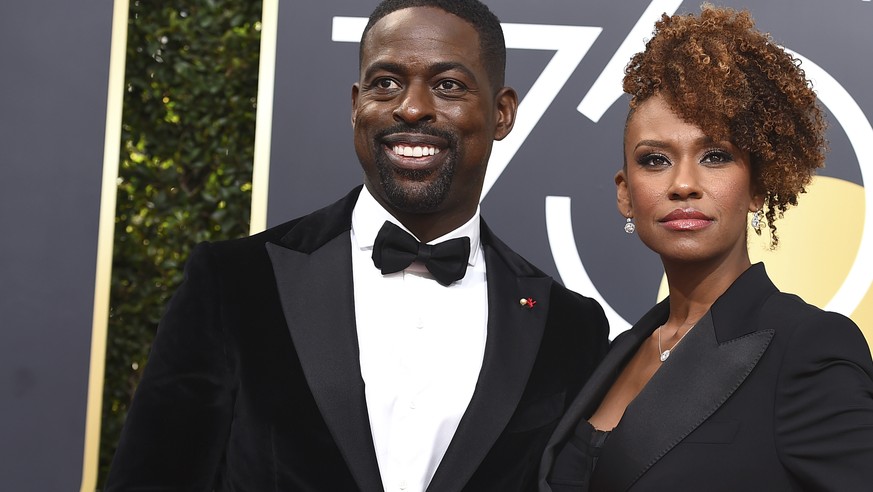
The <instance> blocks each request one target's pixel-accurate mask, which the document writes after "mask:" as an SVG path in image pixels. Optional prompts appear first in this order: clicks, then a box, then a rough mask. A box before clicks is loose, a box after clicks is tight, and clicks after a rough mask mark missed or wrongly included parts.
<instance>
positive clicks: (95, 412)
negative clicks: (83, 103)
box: [81, 0, 130, 492]
mask: <svg viewBox="0 0 873 492" xmlns="http://www.w3.org/2000/svg"><path fill="white" fill-rule="evenodd" d="M129 7H130V2H129V0H115V2H114V6H113V10H112V40H111V45H110V52H109V86H108V90H107V101H106V128H105V135H104V141H103V182H102V186H101V194H100V218H99V223H98V233H97V234H98V235H97V275H96V277H95V281H94V314H93V321H92V327H91V366H90V370H89V374H88V402H87V405H88V406H87V410H86V414H85V449H84V457H83V460H82V487H81V491H82V492H93V491H94V490H95V489H96V488H97V469H98V463H99V458H100V418H101V413H102V412H101V410H102V406H103V376H104V369H105V365H106V330H107V325H108V324H109V289H110V284H111V275H112V249H113V240H114V236H115V199H116V194H117V187H118V185H117V180H118V159H119V154H120V152H121V108H122V105H123V103H124V66H125V61H126V53H127V16H128V9H129Z"/></svg>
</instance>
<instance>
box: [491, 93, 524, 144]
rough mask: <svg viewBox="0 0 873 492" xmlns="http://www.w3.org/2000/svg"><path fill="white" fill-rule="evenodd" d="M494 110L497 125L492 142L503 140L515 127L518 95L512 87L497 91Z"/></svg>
mask: <svg viewBox="0 0 873 492" xmlns="http://www.w3.org/2000/svg"><path fill="white" fill-rule="evenodd" d="M494 101H495V110H496V111H497V125H496V126H495V128H494V140H503V139H504V138H505V137H506V136H507V135H509V132H511V131H512V127H513V126H514V125H515V114H516V112H517V111H518V94H516V93H515V89H513V88H512V87H504V88H502V89H500V90H499V91H497V97H496V98H495V99H494Z"/></svg>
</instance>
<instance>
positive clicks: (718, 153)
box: [701, 150, 734, 164]
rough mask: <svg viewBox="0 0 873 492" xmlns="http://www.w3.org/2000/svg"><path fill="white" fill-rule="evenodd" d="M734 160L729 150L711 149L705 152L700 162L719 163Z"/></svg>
mask: <svg viewBox="0 0 873 492" xmlns="http://www.w3.org/2000/svg"><path fill="white" fill-rule="evenodd" d="M733 160H734V156H732V155H731V154H730V153H729V152H725V151H723V150H712V151H709V152H707V153H706V154H705V155H704V156H703V159H702V160H701V162H704V163H707V164H721V163H724V162H731V161H733Z"/></svg>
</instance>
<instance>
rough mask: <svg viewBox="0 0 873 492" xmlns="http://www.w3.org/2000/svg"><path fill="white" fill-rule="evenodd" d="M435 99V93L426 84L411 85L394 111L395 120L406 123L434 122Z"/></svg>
mask: <svg viewBox="0 0 873 492" xmlns="http://www.w3.org/2000/svg"><path fill="white" fill-rule="evenodd" d="M433 98H434V94H433V91H431V90H430V87H428V86H427V85H426V84H423V83H412V84H410V85H409V86H408V87H407V89H406V92H405V93H404V94H403V98H402V99H401V100H400V104H399V105H398V106H397V108H395V109H394V119H395V120H397V121H398V122H400V121H402V122H405V123H419V122H423V121H432V120H433V119H434V116H435V107H434V99H433Z"/></svg>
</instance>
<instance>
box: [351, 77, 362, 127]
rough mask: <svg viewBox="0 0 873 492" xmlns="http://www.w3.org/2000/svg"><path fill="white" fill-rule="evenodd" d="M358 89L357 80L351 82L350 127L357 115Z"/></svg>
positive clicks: (353, 125) (353, 124)
mask: <svg viewBox="0 0 873 492" xmlns="http://www.w3.org/2000/svg"><path fill="white" fill-rule="evenodd" d="M360 90H361V89H360V86H359V85H358V83H357V82H355V83H354V84H352V128H354V127H355V118H356V117H357V116H358V92H359V91H360Z"/></svg>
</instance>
